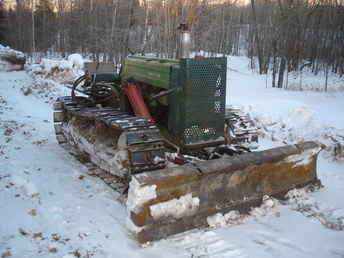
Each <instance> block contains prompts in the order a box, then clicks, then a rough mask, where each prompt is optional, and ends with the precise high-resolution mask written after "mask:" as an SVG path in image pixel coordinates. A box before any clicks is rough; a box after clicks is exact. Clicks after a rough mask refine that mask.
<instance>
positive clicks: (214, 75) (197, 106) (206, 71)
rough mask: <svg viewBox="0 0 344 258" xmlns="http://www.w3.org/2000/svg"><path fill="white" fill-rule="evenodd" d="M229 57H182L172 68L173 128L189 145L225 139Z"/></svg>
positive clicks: (186, 145) (170, 120)
mask: <svg viewBox="0 0 344 258" xmlns="http://www.w3.org/2000/svg"><path fill="white" fill-rule="evenodd" d="M226 72H227V59H226V58H204V59H181V61H180V65H179V66H173V67H172V69H171V86H170V87H171V88H177V90H175V91H174V93H173V94H171V95H170V97H169V131H170V132H171V133H172V134H173V135H174V137H175V138H177V140H178V142H179V143H181V144H182V145H184V146H185V147H188V146H190V147H192V146H193V145H199V144H207V143H211V142H214V141H221V140H223V133H224V132H223V130H224V115H225V98H226Z"/></svg>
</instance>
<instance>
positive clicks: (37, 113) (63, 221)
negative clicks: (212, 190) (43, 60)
mask: <svg viewBox="0 0 344 258" xmlns="http://www.w3.org/2000/svg"><path fill="white" fill-rule="evenodd" d="M31 83H32V79H31V78H30V77H29V76H28V75H27V74H26V73H25V72H12V73H0V84H1V87H0V163H1V167H0V219H1V222H2V223H1V224H0V256H2V257H6V256H7V257H18V258H23V257H64V258H71V257H85V258H86V257H253V258H257V257H258V258H259V257H338V258H340V257H344V246H343V242H344V231H341V230H333V229H329V228H327V227H325V226H324V225H323V224H322V223H321V221H320V219H321V218H322V217H321V216H322V215H321V214H324V216H325V218H327V219H329V220H331V221H332V220H334V221H340V220H341V218H344V212H343V211H344V199H343V198H341V195H342V193H343V190H344V174H343V171H344V169H343V168H344V166H343V164H341V163H339V162H330V161H329V160H328V159H324V158H320V159H319V166H318V167H319V169H318V173H319V176H320V179H321V180H322V182H323V184H324V185H325V187H324V188H322V189H321V190H320V191H318V192H315V193H308V194H307V196H306V197H305V199H302V196H301V198H300V199H298V200H297V201H298V202H299V203H297V204H302V205H303V204H304V205H308V204H310V206H306V207H309V208H310V209H311V211H314V212H313V213H311V214H313V215H314V216H309V213H303V212H302V210H297V207H299V206H295V204H288V205H276V207H273V208H272V209H271V210H264V209H263V208H258V210H255V212H253V213H252V214H253V215H251V216H248V217H245V218H244V219H242V220H241V218H239V220H238V222H237V223H236V224H238V225H232V226H225V227H222V228H219V229H208V230H195V231H192V232H186V233H183V234H180V235H177V236H172V237H170V238H168V239H165V240H161V241H157V242H154V243H152V244H149V245H147V246H146V247H145V248H142V247H141V246H139V245H138V244H137V243H136V242H135V241H134V240H133V239H132V238H131V237H130V236H129V235H128V233H127V229H126V216H127V214H126V209H125V208H124V207H123V206H122V205H121V204H120V203H119V202H118V201H117V200H116V199H117V198H118V194H117V193H115V192H114V191H112V190H111V189H110V188H108V187H107V186H106V185H105V184H104V183H103V182H102V181H100V180H98V179H97V178H93V177H89V176H87V175H86V173H85V170H86V168H85V167H84V166H82V165H81V164H80V163H79V162H78V161H76V160H75V159H74V158H73V157H72V156H71V155H69V154H68V153H67V152H66V151H65V150H64V149H62V148H61V147H60V146H58V144H57V142H56V140H55V137H54V131H53V123H52V108H51V105H50V104H49V103H45V101H44V98H37V97H36V96H34V95H32V94H31V95H28V96H25V95H24V94H23V92H22V90H21V88H23V87H24V88H25V87H29V86H30V84H31ZM47 102H49V101H47ZM272 144H275V143H272V142H269V141H266V142H265V143H264V146H263V147H269V145H272ZM302 205H301V207H302ZM318 215H319V216H320V217H319V218H318V217H317V216H318ZM9 255H11V256H9Z"/></svg>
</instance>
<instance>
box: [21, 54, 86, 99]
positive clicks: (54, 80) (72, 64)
mask: <svg viewBox="0 0 344 258" xmlns="http://www.w3.org/2000/svg"><path fill="white" fill-rule="evenodd" d="M83 66H84V60H83V58H82V56H81V55H79V54H72V55H70V56H69V57H68V58H67V60H65V59H50V58H42V59H41V61H40V63H39V64H31V65H29V66H27V72H28V73H29V75H30V76H31V77H32V79H33V84H32V86H31V87H30V89H24V91H23V92H28V93H34V94H35V95H37V96H39V97H43V98H48V99H49V101H53V100H54V99H56V97H58V96H61V95H69V94H70V90H69V89H67V88H66V87H64V85H70V86H71V85H72V84H73V82H74V81H75V80H76V79H77V78H78V77H80V76H81V75H83V74H84V71H83ZM62 84H64V85H62Z"/></svg>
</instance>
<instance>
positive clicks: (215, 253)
mask: <svg viewBox="0 0 344 258" xmlns="http://www.w3.org/2000/svg"><path fill="white" fill-rule="evenodd" d="M167 241H168V242H169V244H172V245H173V246H175V247H176V248H178V249H184V250H185V253H183V254H182V255H180V256H178V257H180V258H184V257H188V258H190V257H192V258H196V257H197V258H208V257H209V258H210V257H211V258H215V257H216V258H222V257H226V258H227V257H229V258H230V257H236V258H248V257H249V256H247V255H246V253H245V252H244V250H243V249H241V248H239V247H238V246H235V245H233V244H231V243H228V242H227V241H225V240H223V239H222V238H221V237H220V236H219V235H218V234H216V232H214V231H198V232H195V233H190V232H189V233H184V234H179V235H176V236H172V237H170V238H169V239H168V240H167Z"/></svg>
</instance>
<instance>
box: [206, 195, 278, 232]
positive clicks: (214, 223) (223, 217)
mask: <svg viewBox="0 0 344 258" xmlns="http://www.w3.org/2000/svg"><path fill="white" fill-rule="evenodd" d="M278 203H279V202H278V201H277V200H276V199H274V198H271V197H270V196H267V195H265V196H263V202H262V205H261V206H259V207H255V208H252V209H251V211H250V212H249V214H248V215H245V214H240V213H239V211H237V210H232V211H230V212H228V213H225V214H222V213H216V214H214V215H212V216H209V217H207V223H208V225H209V226H210V227H213V228H218V227H224V226H232V225H239V224H242V223H246V222H247V221H248V220H252V219H254V218H259V217H264V216H276V215H278V214H279V213H278V212H277V210H276V207H277V204H278Z"/></svg>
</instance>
